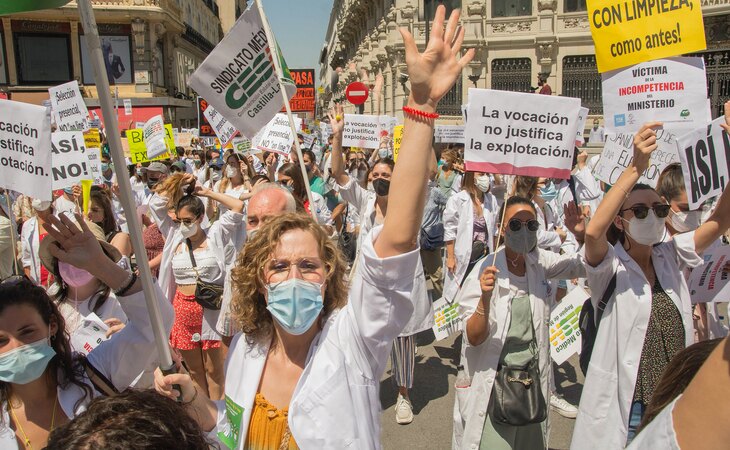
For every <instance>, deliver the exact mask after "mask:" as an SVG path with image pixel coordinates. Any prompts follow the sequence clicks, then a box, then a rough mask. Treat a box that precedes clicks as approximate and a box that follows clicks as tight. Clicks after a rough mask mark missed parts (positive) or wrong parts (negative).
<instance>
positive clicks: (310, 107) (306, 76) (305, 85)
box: [280, 69, 315, 114]
mask: <svg viewBox="0 0 730 450" xmlns="http://www.w3.org/2000/svg"><path fill="white" fill-rule="evenodd" d="M289 73H290V74H291V78H292V80H294V84H295V85H296V86H297V92H296V94H294V97H292V98H291V100H289V109H291V112H303V113H312V114H314V109H315V94H314V69H289ZM280 112H286V108H281V111H280Z"/></svg>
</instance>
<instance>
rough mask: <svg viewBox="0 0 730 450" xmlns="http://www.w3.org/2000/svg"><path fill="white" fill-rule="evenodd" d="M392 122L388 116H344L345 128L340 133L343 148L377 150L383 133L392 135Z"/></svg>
mask: <svg viewBox="0 0 730 450" xmlns="http://www.w3.org/2000/svg"><path fill="white" fill-rule="evenodd" d="M392 125H393V121H392V118H391V117H389V116H371V115H366V114H345V125H344V126H345V128H344V130H343V132H342V146H343V147H359V148H372V149H377V148H379V147H380V138H381V133H382V132H383V131H385V132H386V134H390V135H392V134H393V126H392Z"/></svg>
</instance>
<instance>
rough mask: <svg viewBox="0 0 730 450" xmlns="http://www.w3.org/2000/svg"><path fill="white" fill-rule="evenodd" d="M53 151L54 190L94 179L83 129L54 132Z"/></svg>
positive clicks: (52, 138)
mask: <svg viewBox="0 0 730 450" xmlns="http://www.w3.org/2000/svg"><path fill="white" fill-rule="evenodd" d="M51 153H53V157H52V161H53V166H52V167H51V172H52V174H53V184H52V187H53V189H54V190H56V189H63V188H67V187H71V186H73V185H74V184H79V183H80V182H81V180H93V179H94V174H93V173H92V172H91V168H90V166H89V155H88V154H87V151H86V144H85V143H84V134H83V133H82V132H81V131H56V132H54V133H53V134H52V135H51ZM96 159H98V158H96Z"/></svg>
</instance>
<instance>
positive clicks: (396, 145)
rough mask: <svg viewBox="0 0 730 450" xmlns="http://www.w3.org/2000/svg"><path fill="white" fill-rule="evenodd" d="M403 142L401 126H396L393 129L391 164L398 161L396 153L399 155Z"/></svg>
mask: <svg viewBox="0 0 730 450" xmlns="http://www.w3.org/2000/svg"><path fill="white" fill-rule="evenodd" d="M402 141H403V125H397V126H395V127H394V128H393V162H396V161H398V153H400V143H401V142H402Z"/></svg>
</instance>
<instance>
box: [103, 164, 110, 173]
mask: <svg viewBox="0 0 730 450" xmlns="http://www.w3.org/2000/svg"><path fill="white" fill-rule="evenodd" d="M109 169H111V164H109V163H105V162H103V163H101V171H102V172H106V171H107V170H109Z"/></svg>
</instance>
